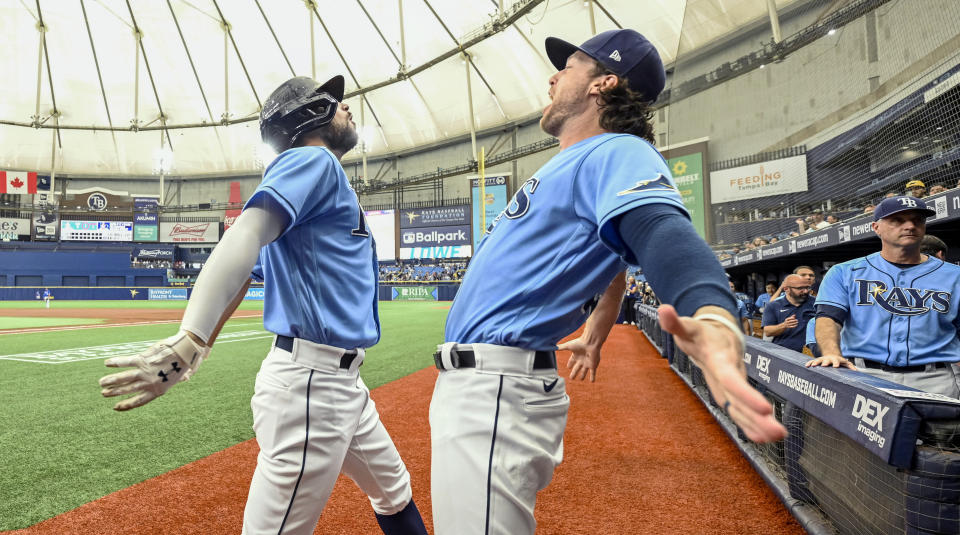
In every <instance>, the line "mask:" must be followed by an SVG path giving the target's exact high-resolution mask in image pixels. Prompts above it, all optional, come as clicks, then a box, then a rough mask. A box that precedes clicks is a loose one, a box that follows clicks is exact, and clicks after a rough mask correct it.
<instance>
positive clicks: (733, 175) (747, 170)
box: [710, 154, 807, 204]
mask: <svg viewBox="0 0 960 535" xmlns="http://www.w3.org/2000/svg"><path fill="white" fill-rule="evenodd" d="M799 191H807V155H806V154H801V155H800V156H791V157H789V158H781V159H779V160H771V161H769V162H762V163H756V164H752V165H744V166H741V167H734V168H732V169H724V170H722V171H713V172H712V173H710V201H711V203H712V204H717V203H723V202H730V201H742V200H744V199H756V198H758V197H768V196H770V195H781V194H784V193H796V192H799Z"/></svg>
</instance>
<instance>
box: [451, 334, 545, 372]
mask: <svg viewBox="0 0 960 535" xmlns="http://www.w3.org/2000/svg"><path fill="white" fill-rule="evenodd" d="M459 352H470V353H472V357H473V359H472V360H473V365H464V363H463V362H462V360H461V359H460V358H459V356H458V353H459ZM434 360H435V362H436V364H437V367H438V368H440V369H441V370H454V369H458V368H475V369H476V370H477V371H483V372H494V373H499V374H504V375H526V376H529V375H554V374H556V373H557V369H556V357H555V355H554V353H553V351H535V350H533V349H523V348H520V347H511V346H500V345H494V344H457V343H456V342H446V343H444V344H440V345H438V346H437V353H436V355H434ZM546 362H549V366H546V365H545V363H546Z"/></svg>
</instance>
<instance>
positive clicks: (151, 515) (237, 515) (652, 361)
mask: <svg viewBox="0 0 960 535" xmlns="http://www.w3.org/2000/svg"><path fill="white" fill-rule="evenodd" d="M96 312H97V314H96V316H97V317H103V316H102V313H103V312H104V311H103V310H97V311H96ZM125 312H126V313H128V314H129V312H130V311H125ZM150 312H154V313H157V312H166V313H167V314H170V313H172V312H175V313H178V314H179V313H180V312H179V311H169V310H167V311H159V310H157V311H150ZM0 313H2V311H0ZM168 319H169V318H168ZM139 321H143V319H142V318H141V319H140V320H139ZM559 360H560V361H561V362H560V367H561V373H565V372H566V368H565V361H566V359H565V358H563V355H561V358H560V359H559ZM436 374H437V371H436V370H435V369H432V368H426V369H423V370H421V371H419V372H416V373H414V374H412V375H409V376H407V377H405V378H403V379H400V380H397V381H394V382H391V383H388V384H386V385H384V386H381V387H380V388H377V389H375V390H374V391H373V394H372V395H373V398H374V399H375V400H376V402H377V406H378V408H379V410H380V415H381V418H382V419H383V421H384V423H385V424H386V426H387V428H388V429H389V430H390V433H391V435H392V436H393V438H394V440H395V442H396V444H397V447H398V448H399V450H400V453H401V455H403V458H404V461H405V462H406V464H407V467H408V468H409V470H410V473H411V475H412V478H413V485H414V487H413V491H414V498H415V500H416V502H417V504H418V506H419V508H420V511H421V512H422V513H423V514H424V520H425V521H426V523H427V526H428V527H431V522H430V518H429V516H430V489H429V482H430V473H429V472H430V430H429V425H428V423H427V409H428V406H429V403H430V397H431V394H432V387H433V382H434V379H435V378H436ZM598 377H599V378H598V380H597V382H596V383H592V384H591V383H585V382H568V384H567V391H568V392H569V394H570V397H571V398H572V403H571V409H570V417H569V423H568V426H567V431H566V435H565V438H564V440H565V443H564V455H565V458H564V461H563V464H561V465H560V467H559V468H558V469H557V471H556V474H555V476H554V480H553V483H552V484H551V485H550V486H549V487H548V488H547V489H546V490H545V491H543V492H541V493H540V496H539V499H538V503H537V510H536V516H537V521H538V529H537V533H538V534H544V535H560V534H589V535H600V534H602V535H608V534H610V535H613V534H639V533H642V534H661V533H662V534H673V533H676V534H747V533H777V534H801V533H803V532H804V531H803V529H802V528H801V527H800V526H799V524H798V523H797V522H796V521H795V520H794V519H793V517H791V516H790V514H789V513H788V512H787V511H786V509H785V508H784V507H783V506H782V505H781V503H780V501H779V500H778V498H777V497H776V496H775V495H774V494H773V492H771V491H770V489H769V488H768V487H767V486H766V485H765V483H764V482H763V480H762V479H761V478H760V476H758V475H757V474H756V473H755V472H754V471H753V470H752V468H751V467H750V465H749V463H748V462H747V460H746V459H745V458H743V456H742V455H741V454H740V452H739V450H738V449H737V448H736V446H735V445H734V444H733V443H732V442H731V441H730V439H729V438H728V437H727V435H726V434H725V433H724V432H723V431H722V429H721V428H720V427H719V425H718V424H717V423H716V422H715V421H714V420H713V417H712V416H711V415H710V414H709V413H708V412H707V410H706V408H705V407H704V406H703V404H702V403H701V402H700V401H699V399H698V398H696V396H695V395H694V394H693V393H692V392H691V391H690V390H689V388H688V387H687V386H686V385H685V384H684V382H683V381H682V380H681V379H680V378H679V377H678V376H677V375H676V374H674V372H673V371H672V370H670V368H669V367H668V365H667V362H666V360H665V359H663V358H661V357H660V356H659V355H658V354H657V353H656V351H655V350H654V349H653V347H652V346H650V344H649V343H647V341H646V340H645V339H644V338H643V336H642V335H641V334H640V332H639V331H638V330H637V329H636V328H635V327H629V326H625V325H624V326H616V327H614V330H613V332H612V333H611V335H610V338H609V339H608V341H607V344H606V346H605V347H604V352H603V361H602V362H601V367H600V372H599V376H598ZM257 451H258V448H257V443H256V441H255V440H248V441H246V442H242V443H240V444H238V445H236V446H233V447H231V448H228V449H226V450H223V451H220V452H218V453H215V454H213V455H210V456H209V457H206V458H203V459H200V460H198V461H196V462H193V463H190V464H188V465H186V466H183V467H181V468H178V469H176V470H173V471H171V472H168V473H166V474H163V475H161V476H158V477H156V478H152V479H149V480H147V481H144V482H142V483H139V484H137V485H134V486H132V487H129V488H126V489H123V490H121V491H118V492H115V493H113V494H110V495H107V496H105V497H103V498H101V499H99V500H95V501H93V502H90V503H87V504H86V505H83V506H81V507H78V508H76V509H74V510H72V511H68V512H66V513H64V514H61V515H59V516H56V517H54V518H51V519H49V520H46V521H44V522H41V523H39V524H37V525H35V526H33V527H31V528H27V529H24V530H18V531H14V532H10V533H16V534H30V535H34V534H58V535H59V534H63V533H85V534H131V533H143V534H159V533H170V534H173V533H176V534H221V533H222V534H235V533H239V532H240V527H241V521H242V516H243V507H244V502H245V500H246V495H247V487H248V485H249V481H250V477H251V475H252V474H253V469H254V466H255V464H256V456H257ZM480 505H482V504H478V506H480ZM316 533H336V534H358V535H359V534H376V533H379V529H378V528H377V526H376V522H375V520H374V517H373V513H372V511H371V509H370V505H369V503H368V501H367V499H366V497H365V496H364V495H363V494H362V493H361V492H360V491H359V490H358V489H357V488H356V487H355V486H354V484H353V483H352V482H351V481H349V480H348V479H345V478H343V477H341V479H340V481H339V482H338V483H337V487H336V489H335V490H334V493H333V496H332V497H331V499H330V502H329V503H328V504H327V507H326V509H325V511H324V513H323V516H322V517H321V519H320V523H319V525H318V527H317V530H316Z"/></svg>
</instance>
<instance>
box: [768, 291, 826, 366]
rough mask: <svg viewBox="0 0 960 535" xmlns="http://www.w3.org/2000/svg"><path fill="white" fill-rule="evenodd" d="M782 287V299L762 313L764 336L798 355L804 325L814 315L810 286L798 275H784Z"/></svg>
mask: <svg viewBox="0 0 960 535" xmlns="http://www.w3.org/2000/svg"><path fill="white" fill-rule="evenodd" d="M781 288H784V289H785V290H786V291H785V292H784V299H781V300H779V301H777V302H771V303H770V304H768V305H767V307H766V309H765V310H764V311H763V322H762V325H763V335H764V336H769V337H773V343H775V344H777V345H779V346H783V347H786V348H788V349H792V350H794V351H796V352H801V351H803V346H804V344H805V342H806V336H805V335H806V332H807V323H808V322H809V321H810V320H811V319H813V318H814V317H815V316H816V309H815V308H814V300H813V299H811V298H810V288H811V285H810V283H809V282H807V279H805V278H804V277H801V276H800V275H787V278H786V279H784V280H783V285H782V286H781Z"/></svg>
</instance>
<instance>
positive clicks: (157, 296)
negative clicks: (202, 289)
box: [147, 288, 187, 301]
mask: <svg viewBox="0 0 960 535" xmlns="http://www.w3.org/2000/svg"><path fill="white" fill-rule="evenodd" d="M147 292H149V293H148V294H147V299H149V300H151V301H186V300H187V289H186V288H147Z"/></svg>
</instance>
